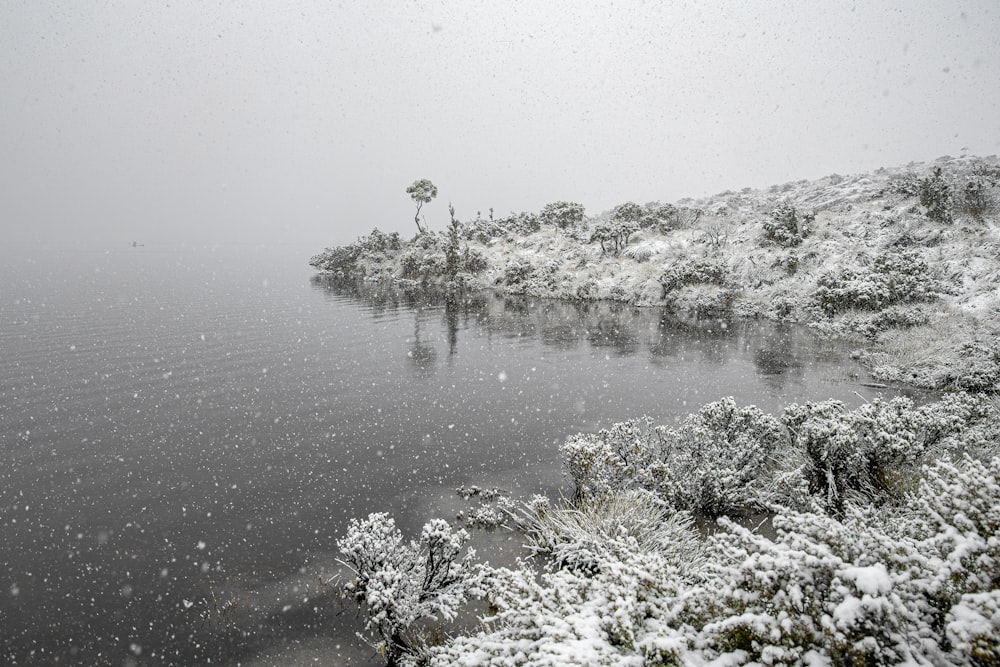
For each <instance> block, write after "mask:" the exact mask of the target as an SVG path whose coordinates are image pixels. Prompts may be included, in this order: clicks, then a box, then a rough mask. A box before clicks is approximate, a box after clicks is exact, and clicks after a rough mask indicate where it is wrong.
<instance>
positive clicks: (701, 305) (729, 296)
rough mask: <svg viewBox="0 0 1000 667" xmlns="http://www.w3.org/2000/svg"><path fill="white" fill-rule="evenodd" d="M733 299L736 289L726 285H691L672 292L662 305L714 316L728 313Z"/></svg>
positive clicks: (696, 314)
mask: <svg viewBox="0 0 1000 667" xmlns="http://www.w3.org/2000/svg"><path fill="white" fill-rule="evenodd" d="M735 299H736V291H735V290H733V289H730V288H728V287H718V286H717V285H692V286H690V287H685V288H682V289H681V290H680V291H679V292H676V293H674V294H672V295H671V296H670V297H669V298H668V299H667V301H666V302H665V303H664V305H665V306H667V307H668V308H670V309H671V310H673V311H675V312H680V313H688V314H690V315H694V316H695V317H714V316H719V315H725V314H726V313H729V312H730V311H731V310H732V307H733V301H734V300H735Z"/></svg>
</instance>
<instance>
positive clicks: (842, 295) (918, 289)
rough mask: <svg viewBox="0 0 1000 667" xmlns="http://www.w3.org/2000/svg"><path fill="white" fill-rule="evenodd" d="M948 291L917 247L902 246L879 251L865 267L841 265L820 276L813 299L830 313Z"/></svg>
mask: <svg viewBox="0 0 1000 667" xmlns="http://www.w3.org/2000/svg"><path fill="white" fill-rule="evenodd" d="M948 291H949V290H948V289H947V288H946V287H945V286H944V285H943V284H942V283H941V281H939V280H937V279H936V278H935V277H934V274H933V272H932V271H931V270H930V267H929V266H928V265H927V262H925V261H924V260H923V259H922V258H921V257H920V255H919V254H918V253H917V252H916V251H913V250H903V251H899V252H887V253H884V254H881V255H879V256H878V257H876V258H875V261H874V263H873V265H872V267H871V269H870V270H868V271H858V270H854V269H842V270H841V271H840V273H837V274H832V273H828V274H824V275H822V276H820V278H819V280H818V281H817V285H816V289H815V291H814V292H813V294H812V299H813V302H814V304H815V305H816V307H817V308H819V309H820V310H821V311H822V312H824V313H825V314H826V315H828V316H832V315H835V314H837V313H841V312H844V311H846V310H851V309H862V310H881V309H884V308H887V307H888V306H892V305H895V304H907V303H915V302H920V301H931V300H933V299H936V298H937V297H938V296H939V295H940V294H942V293H946V292H948Z"/></svg>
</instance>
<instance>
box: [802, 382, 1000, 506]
mask: <svg viewBox="0 0 1000 667" xmlns="http://www.w3.org/2000/svg"><path fill="white" fill-rule="evenodd" d="M989 405H990V404H989V403H988V402H987V401H986V400H984V399H982V398H977V397H972V396H968V395H964V394H954V395H949V396H946V397H944V398H943V399H942V400H941V401H939V402H937V403H930V404H927V405H923V406H919V407H917V406H915V405H914V403H913V401H911V400H910V399H908V398H903V397H898V398H894V399H892V400H890V401H882V400H881V399H875V400H874V401H872V402H871V403H866V404H864V405H862V406H861V407H859V408H857V409H856V410H851V411H849V410H847V409H846V407H845V406H844V404H843V403H842V402H840V401H822V402H819V403H806V404H804V405H800V404H797V403H795V404H792V405H789V406H788V407H786V408H785V412H784V415H783V417H782V421H783V422H784V424H785V425H786V426H787V427H788V429H789V432H790V433H791V435H792V444H793V447H795V448H797V449H799V450H801V451H802V452H803V453H804V455H805V458H806V460H807V461H808V465H807V467H806V471H805V472H806V479H807V482H808V485H809V491H810V492H811V493H812V494H814V495H816V496H817V497H818V498H819V500H820V501H821V502H822V503H823V504H824V505H825V506H826V507H827V508H828V509H831V510H840V509H842V508H843V507H844V503H845V502H846V501H847V499H848V498H849V497H850V496H852V495H854V494H858V493H861V494H865V495H866V496H869V497H871V496H873V495H886V494H888V495H889V496H899V495H900V494H901V493H904V492H906V491H907V490H908V483H909V482H910V481H911V480H913V479H914V478H915V476H916V472H917V466H918V465H919V464H920V463H921V462H922V461H923V460H924V459H925V457H927V456H928V455H940V454H943V453H945V452H947V451H949V450H957V449H959V448H960V447H962V446H969V445H972V444H973V442H972V441H973V440H975V438H972V439H970V437H969V434H975V433H978V432H979V431H978V430H975V427H976V426H977V425H979V424H980V423H988V422H989V421H990V420H989V415H990V414H991V411H990V408H989Z"/></svg>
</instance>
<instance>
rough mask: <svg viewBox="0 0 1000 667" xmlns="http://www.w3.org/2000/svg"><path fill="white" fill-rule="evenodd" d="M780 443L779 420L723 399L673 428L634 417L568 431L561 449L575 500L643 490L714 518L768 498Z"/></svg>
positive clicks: (782, 441) (782, 438) (782, 434)
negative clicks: (606, 426) (593, 428)
mask: <svg viewBox="0 0 1000 667" xmlns="http://www.w3.org/2000/svg"><path fill="white" fill-rule="evenodd" d="M786 442H787V436H786V434H785V431H784V428H783V427H782V425H781V423H780V422H779V421H778V420H777V419H775V418H774V417H772V416H770V415H767V414H765V413H764V412H762V411H761V410H759V409H758V408H756V407H754V406H748V407H743V408H737V407H736V402H735V401H734V400H733V399H732V398H724V399H722V400H721V401H716V402H714V403H709V404H707V405H705V406H704V407H702V408H701V410H699V411H698V412H697V413H695V414H693V415H689V416H688V418H687V419H686V420H685V421H684V423H683V424H681V426H680V427H679V428H677V429H676V430H674V429H670V428H666V427H663V426H661V427H656V428H654V427H653V424H652V421H651V420H649V419H648V418H644V419H641V420H632V421H628V422H622V423H618V424H615V425H613V426H612V427H611V428H610V429H605V430H602V431H599V432H598V433H596V434H578V435H575V436H572V437H570V438H568V439H567V440H566V443H565V444H564V445H563V446H562V450H561V451H562V455H563V460H564V462H565V465H566V468H567V471H568V473H569V475H570V478H571V479H572V480H573V484H574V498H575V499H577V500H578V501H579V500H581V499H583V498H585V497H590V496H600V495H603V494H606V493H615V492H619V491H621V490H624V489H644V490H648V491H652V492H654V493H658V494H659V495H660V496H661V497H662V498H664V499H665V500H667V502H669V503H670V505H671V506H673V507H674V508H676V509H681V510H690V511H694V512H699V513H701V514H704V515H707V516H719V515H722V514H726V513H739V512H742V511H746V510H751V509H757V508H759V507H760V506H761V505H762V504H764V503H765V502H766V498H765V497H766V495H767V489H769V488H770V479H769V478H770V472H771V470H772V469H773V467H774V464H775V461H774V457H775V455H776V452H777V451H778V450H779V449H780V447H781V446H782V445H784V444H785V443H786Z"/></svg>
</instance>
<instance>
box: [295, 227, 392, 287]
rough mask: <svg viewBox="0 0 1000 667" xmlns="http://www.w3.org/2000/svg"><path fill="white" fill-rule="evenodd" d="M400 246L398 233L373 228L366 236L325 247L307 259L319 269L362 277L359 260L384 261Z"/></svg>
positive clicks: (343, 275)
mask: <svg viewBox="0 0 1000 667" xmlns="http://www.w3.org/2000/svg"><path fill="white" fill-rule="evenodd" d="M402 247H403V243H402V241H401V240H400V238H399V233H397V232H393V233H391V234H385V233H384V232H380V231H379V230H378V229H373V230H372V231H371V233H370V234H368V236H362V237H360V238H358V239H357V240H356V241H354V242H353V243H349V244H347V245H345V246H337V247H334V248H327V249H326V250H324V251H323V252H321V253H320V254H318V255H315V256H313V257H312V258H311V259H310V260H309V265H310V266H312V267H314V268H317V269H319V270H320V271H325V272H327V273H335V274H338V275H339V276H340V277H343V278H349V277H364V274H365V270H364V268H363V267H361V266H359V260H362V259H367V260H369V261H371V262H384V261H386V260H387V259H388V258H389V257H391V256H392V255H394V254H395V253H397V252H399V250H400V249H401V248H402Z"/></svg>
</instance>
